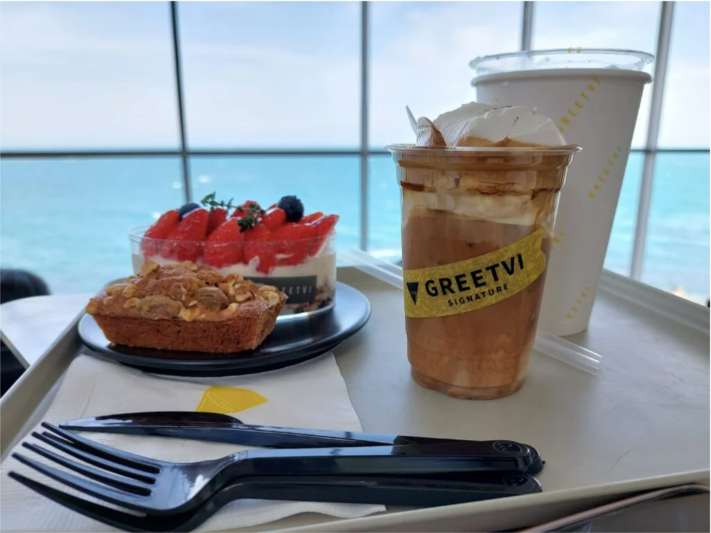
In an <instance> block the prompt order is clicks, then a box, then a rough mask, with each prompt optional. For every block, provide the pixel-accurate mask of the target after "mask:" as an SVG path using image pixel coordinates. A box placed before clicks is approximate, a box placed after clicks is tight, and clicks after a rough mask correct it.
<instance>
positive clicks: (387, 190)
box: [368, 155, 402, 262]
mask: <svg viewBox="0 0 711 533" xmlns="http://www.w3.org/2000/svg"><path fill="white" fill-rule="evenodd" d="M400 228H401V219H400V185H398V182H397V178H396V177H395V163H394V162H393V159H392V157H390V155H373V156H370V157H368V252H369V253H371V254H373V255H374V256H376V257H381V258H383V259H385V260H387V261H393V262H395V261H399V260H400V259H401V258H402V251H401V248H400V245H401V238H400Z"/></svg>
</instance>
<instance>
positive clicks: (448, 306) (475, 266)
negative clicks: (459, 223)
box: [403, 229, 546, 318]
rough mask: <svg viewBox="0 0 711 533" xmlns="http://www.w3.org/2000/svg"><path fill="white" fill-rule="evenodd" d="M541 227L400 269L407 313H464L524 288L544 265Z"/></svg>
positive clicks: (444, 314) (500, 299)
mask: <svg viewBox="0 0 711 533" xmlns="http://www.w3.org/2000/svg"><path fill="white" fill-rule="evenodd" d="M542 244H543V230H541V229H538V230H536V231H534V232H533V233H531V234H530V235H529V236H528V237H525V238H523V239H521V240H520V241H517V242H515V243H513V244H510V245H509V246H506V247H504V248H500V249H498V250H496V251H494V252H490V253H488V254H484V255H480V256H478V257H473V258H472V259H466V260H464V261H457V262H456V263H449V264H447V265H441V266H435V267H429V268H419V269H416V270H405V271H403V283H404V287H403V288H404V295H405V316H407V317H410V318H427V317H436V316H449V315H456V314H459V313H467V312H469V311H473V310H475V309H480V308H482V307H486V306H487V305H493V304H495V303H498V302H500V301H502V300H505V299H506V298H509V297H511V296H513V295H514V294H516V293H517V292H520V291H522V290H523V289H525V288H526V287H527V286H528V285H530V284H531V283H533V282H534V281H535V280H536V279H537V278H538V276H540V275H541V274H542V273H543V271H544V270H545V269H546V256H545V254H544V253H543V249H542V247H541V246H542Z"/></svg>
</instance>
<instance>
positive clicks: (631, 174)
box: [605, 152, 644, 276]
mask: <svg viewBox="0 0 711 533" xmlns="http://www.w3.org/2000/svg"><path fill="white" fill-rule="evenodd" d="M643 164H644V154H643V153H642V152H632V153H631V154H630V155H629V157H628V159H627V168H626V169H625V177H624V180H622V190H621V191H620V199H619V200H618V202H617V211H616V212H615V221H614V222H613V224H612V233H611V234H610V241H609V243H608V245H607V254H606V255H605V268H606V269H608V270H612V271H613V272H617V273H618V274H622V275H624V276H629V275H630V268H631V266H632V248H633V246H634V232H635V227H636V226H637V205H638V203H639V186H640V182H641V180H642V165H643Z"/></svg>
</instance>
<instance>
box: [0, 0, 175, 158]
mask: <svg viewBox="0 0 711 533" xmlns="http://www.w3.org/2000/svg"><path fill="white" fill-rule="evenodd" d="M0 36H1V37H0V50H2V52H1V53H0V64H1V65H2V77H1V78H0V79H1V80H2V81H1V82H0V91H1V92H2V103H1V104H0V113H2V136H1V137H0V144H1V145H2V148H3V149H5V150H8V149H24V150H33V149H34V150H39V149H86V148H113V149H115V148H122V147H140V148H149V147H155V148H175V147H176V146H177V144H178V137H179V136H178V126H177V124H178V120H177V106H176V103H175V102H176V100H175V86H174V83H175V75H174V72H173V52H172V40H171V39H172V37H171V31H170V11H169V9H168V3H167V2H156V3H153V2H147V3H142V2H47V3H45V2H3V3H2V17H0Z"/></svg>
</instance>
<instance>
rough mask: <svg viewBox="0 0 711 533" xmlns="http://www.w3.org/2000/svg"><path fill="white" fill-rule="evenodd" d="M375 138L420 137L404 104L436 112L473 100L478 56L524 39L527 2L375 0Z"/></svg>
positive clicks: (377, 142)
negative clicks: (473, 67) (473, 66)
mask: <svg viewBox="0 0 711 533" xmlns="http://www.w3.org/2000/svg"><path fill="white" fill-rule="evenodd" d="M369 5H370V35H369V37H370V107H369V113H370V116H369V121H370V132H369V138H370V145H371V147H374V148H377V149H382V147H383V146H385V145H386V144H392V143H396V142H410V141H411V140H414V139H413V134H412V131H411V130H410V125H409V122H408V121H407V117H406V116H405V106H406V105H409V106H410V107H411V108H412V110H413V112H414V113H415V114H416V115H417V116H428V117H431V118H434V117H436V116H437V115H439V114H440V113H442V112H444V111H447V110H449V109H454V108H456V107H458V106H459V105H461V104H463V103H465V102H470V101H472V100H473V99H474V97H475V91H474V89H473V88H472V87H471V86H470V84H469V82H470V81H471V79H472V78H473V77H474V74H473V71H472V70H471V69H470V68H469V67H468V64H469V61H471V60H472V59H474V58H475V57H477V56H481V55H487V54H495V53H501V52H515V51H516V50H518V49H519V46H520V40H521V37H520V33H521V18H522V13H523V5H522V2H371V3H370V4H369Z"/></svg>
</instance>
